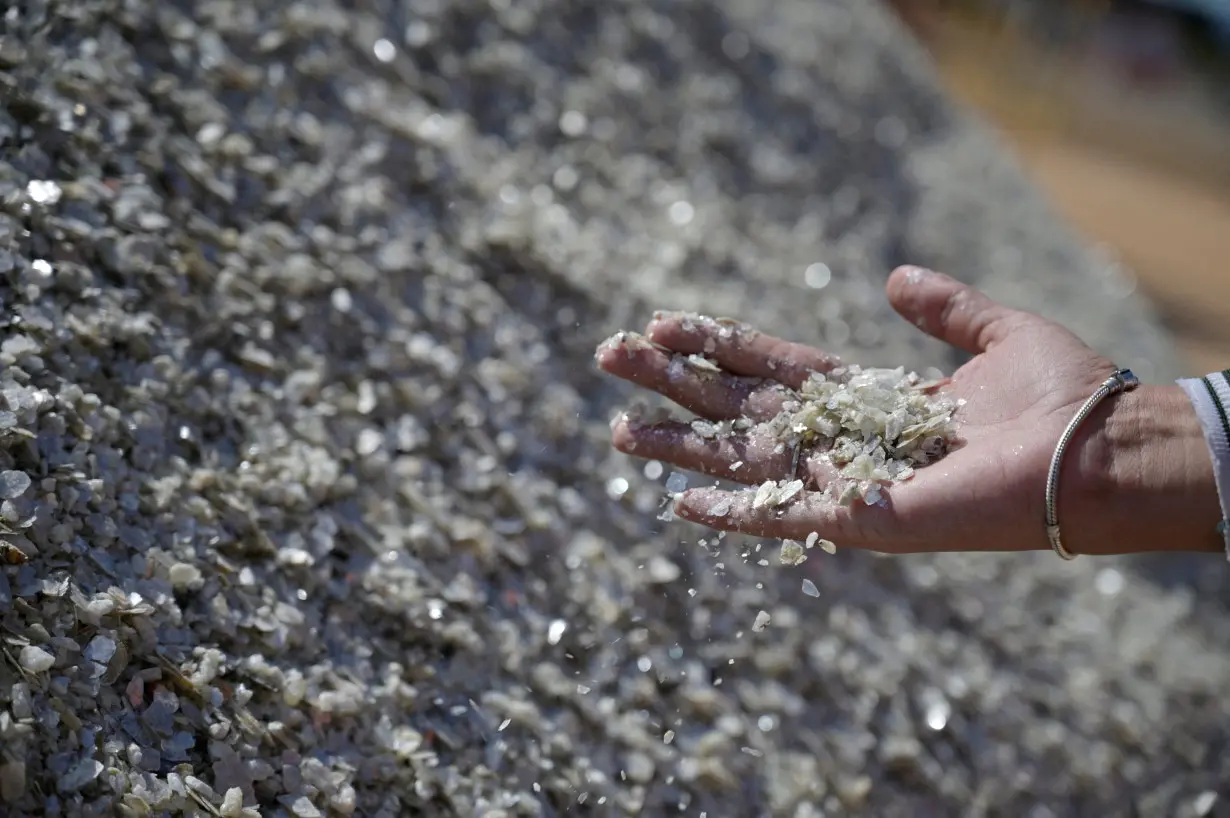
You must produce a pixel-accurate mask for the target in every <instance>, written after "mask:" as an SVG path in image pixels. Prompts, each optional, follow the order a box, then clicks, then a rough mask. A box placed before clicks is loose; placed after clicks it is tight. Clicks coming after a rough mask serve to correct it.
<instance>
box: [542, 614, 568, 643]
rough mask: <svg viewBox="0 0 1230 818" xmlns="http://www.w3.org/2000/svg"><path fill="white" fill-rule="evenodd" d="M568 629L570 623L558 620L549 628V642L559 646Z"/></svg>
mask: <svg viewBox="0 0 1230 818" xmlns="http://www.w3.org/2000/svg"><path fill="white" fill-rule="evenodd" d="M567 627H568V623H567V622H565V621H564V620H562V619H556V620H553V621H552V622H551V624H550V625H548V626H547V642H548V643H549V644H552V645H558V644H559V640H560V639H561V638H563V636H564V630H565V629H566V628H567Z"/></svg>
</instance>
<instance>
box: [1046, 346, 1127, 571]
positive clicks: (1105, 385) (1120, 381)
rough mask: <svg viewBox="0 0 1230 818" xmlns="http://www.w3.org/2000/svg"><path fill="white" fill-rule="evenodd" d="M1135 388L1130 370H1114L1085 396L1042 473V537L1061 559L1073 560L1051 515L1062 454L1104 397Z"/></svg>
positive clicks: (1057, 522) (1057, 523)
mask: <svg viewBox="0 0 1230 818" xmlns="http://www.w3.org/2000/svg"><path fill="white" fill-rule="evenodd" d="M1138 386H1140V380H1139V379H1137V377H1136V376H1135V375H1133V374H1132V370H1130V369H1116V370H1115V372H1114V374H1112V375H1111V376H1110V377H1109V378H1107V379H1106V380H1105V381H1103V382H1102V385H1101V386H1099V387H1098V391H1096V392H1094V393H1093V394H1092V395H1090V396H1089V400H1087V401H1085V403H1084V405H1083V406H1081V408H1080V410H1079V411H1078V412H1077V413H1076V416H1075V417H1074V418H1072V420H1071V421H1070V422H1069V423H1068V426H1067V428H1066V429H1064V430H1063V434H1062V435H1060V437H1059V445H1057V446H1056V447H1055V454H1054V455H1053V456H1052V457H1051V468H1050V471H1048V472H1047V474H1046V536H1047V537H1049V538H1050V541H1051V548H1052V549H1053V550H1054V551H1055V553H1056V554H1058V555H1059V556H1060V557H1062V558H1063V559H1065V560H1074V559H1076V555H1075V554H1073V553H1072V552H1071V551H1069V550H1068V549H1066V548H1064V547H1063V543H1062V542H1061V541H1060V539H1059V518H1058V517H1057V516H1056V515H1055V499H1056V495H1057V494H1058V493H1059V467H1060V465H1061V464H1062V463H1063V454H1064V451H1065V450H1066V449H1067V448H1068V444H1069V443H1070V442H1071V441H1072V436H1073V435H1074V434H1076V429H1077V427H1078V426H1080V425H1081V423H1082V422H1084V420H1085V418H1087V417H1089V414H1090V413H1091V412H1093V410H1094V407H1096V406H1097V405H1098V404H1099V403H1101V402H1102V400H1103V399H1104V398H1106V397H1109V396H1110V395H1118V394H1119V393H1120V392H1128V391H1131V390H1133V389H1135V388H1136V387H1138Z"/></svg>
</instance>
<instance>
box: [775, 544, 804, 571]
mask: <svg viewBox="0 0 1230 818" xmlns="http://www.w3.org/2000/svg"><path fill="white" fill-rule="evenodd" d="M781 560H782V565H802V564H803V563H804V562H805V561H806V560H807V554H806V553H804V550H803V544H802V543H800V542H797V541H795V540H785V541H783V542H782V550H781Z"/></svg>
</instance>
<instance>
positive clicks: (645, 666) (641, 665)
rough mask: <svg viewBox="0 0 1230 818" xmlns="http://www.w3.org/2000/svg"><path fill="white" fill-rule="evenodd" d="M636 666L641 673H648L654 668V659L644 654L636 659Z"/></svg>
mask: <svg viewBox="0 0 1230 818" xmlns="http://www.w3.org/2000/svg"><path fill="white" fill-rule="evenodd" d="M636 668H637V670H639V671H640V672H641V673H648V672H649V671H650V670H651V669H652V668H653V660H652V659H650V658H649V657H648V656H642V657H641V658H639V659H637V660H636Z"/></svg>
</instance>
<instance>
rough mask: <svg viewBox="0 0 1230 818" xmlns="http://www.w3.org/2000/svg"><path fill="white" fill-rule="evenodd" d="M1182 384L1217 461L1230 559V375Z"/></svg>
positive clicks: (1215, 473)
mask: <svg viewBox="0 0 1230 818" xmlns="http://www.w3.org/2000/svg"><path fill="white" fill-rule="evenodd" d="M1178 384H1179V386H1180V387H1182V389H1183V391H1184V392H1185V393H1186V394H1187V397H1188V398H1190V399H1191V402H1192V406H1193V407H1194V408H1195V410H1196V417H1197V418H1198V419H1199V420H1200V426H1201V428H1202V429H1203V430H1204V441H1205V443H1207V444H1208V447H1209V455H1210V456H1211V457H1212V458H1213V476H1214V479H1215V480H1216V481H1217V497H1218V499H1219V500H1220V501H1221V516H1222V521H1221V523H1220V524H1218V529H1219V530H1220V531H1221V534H1222V539H1223V541H1224V542H1225V544H1226V555H1227V558H1228V559H1230V524H1228V523H1227V521H1228V520H1230V413H1228V411H1227V407H1230V380H1228V379H1227V373H1226V372H1214V373H1211V374H1209V375H1206V376H1204V377H1203V378H1182V379H1180V380H1179V381H1178Z"/></svg>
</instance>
